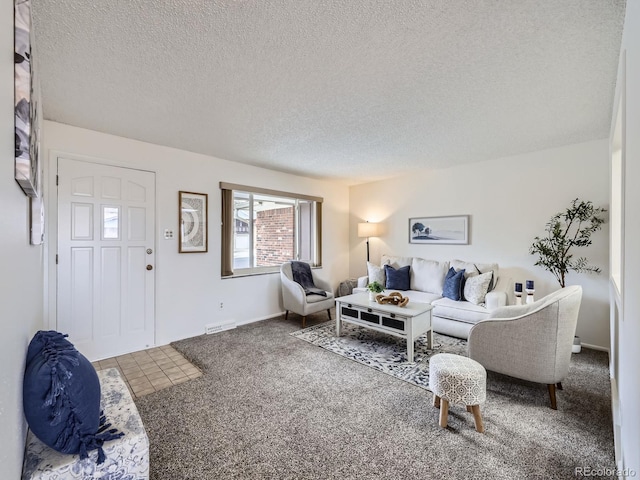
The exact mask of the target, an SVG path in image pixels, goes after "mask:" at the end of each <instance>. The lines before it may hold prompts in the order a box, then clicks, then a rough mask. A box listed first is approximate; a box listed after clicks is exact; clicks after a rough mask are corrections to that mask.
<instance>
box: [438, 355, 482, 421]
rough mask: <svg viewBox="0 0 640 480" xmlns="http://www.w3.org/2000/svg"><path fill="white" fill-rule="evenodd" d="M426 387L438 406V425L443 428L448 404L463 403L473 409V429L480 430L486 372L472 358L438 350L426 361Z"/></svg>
mask: <svg viewBox="0 0 640 480" xmlns="http://www.w3.org/2000/svg"><path fill="white" fill-rule="evenodd" d="M429 389H430V390H431V391H432V392H433V405H434V406H435V407H437V408H439V409H440V426H441V427H442V428H446V426H447V417H448V415H449V404H450V403H453V404H458V405H466V407H467V411H469V412H473V418H474V420H475V423H476V430H477V431H478V432H484V426H483V425H482V416H481V415H480V404H481V403H484V401H485V399H486V397H487V371H486V370H485V369H484V367H483V366H482V365H480V364H479V363H478V362H476V361H475V360H472V359H470V358H467V357H461V356H460V355H452V354H450V353H438V354H437V355H434V356H433V357H431V359H430V360H429Z"/></svg>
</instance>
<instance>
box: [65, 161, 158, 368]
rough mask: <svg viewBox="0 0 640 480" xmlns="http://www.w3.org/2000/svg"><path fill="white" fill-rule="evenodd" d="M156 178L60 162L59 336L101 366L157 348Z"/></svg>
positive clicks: (86, 163)
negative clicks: (106, 360) (109, 360)
mask: <svg viewBox="0 0 640 480" xmlns="http://www.w3.org/2000/svg"><path fill="white" fill-rule="evenodd" d="M154 205H155V174H154V173H152V172H145V171H141V170H134V169H130V168H121V167H114V166H109V165H101V164H96V163H89V162H82V161H78V160H70V159H66V158H59V159H58V267H57V269H58V271H57V274H58V285H57V286H58V292H57V330H58V331H60V332H62V333H68V334H69V340H70V341H71V342H72V343H73V344H74V345H75V346H76V348H77V349H78V350H79V351H80V352H81V353H82V354H83V355H85V356H86V357H87V358H88V359H89V360H91V361H95V360H99V359H103V358H107V357H111V356H115V355H120V354H123V353H128V352H133V351H136V350H142V349H144V348H148V347H151V346H153V345H154V343H155V342H154V333H155V324H154V316H155V312H154V290H155V287H154V279H155V270H154V267H155V261H154V260H155V241H154V231H155V209H154Z"/></svg>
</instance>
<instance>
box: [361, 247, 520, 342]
mask: <svg viewBox="0 0 640 480" xmlns="http://www.w3.org/2000/svg"><path fill="white" fill-rule="evenodd" d="M385 264H386V265H390V266H392V267H393V268H395V269H398V268H401V267H404V266H407V265H409V266H410V268H409V274H410V289H409V290H404V291H401V293H402V295H404V296H406V297H409V301H410V302H420V303H430V304H432V305H433V307H434V308H433V312H432V315H433V330H434V331H435V332H438V333H443V334H445V335H450V336H454V337H458V338H464V339H466V338H468V336H469V330H471V327H473V326H474V325H475V324H476V323H478V322H479V321H480V320H484V319H486V318H489V316H490V315H491V312H492V311H493V310H495V309H497V308H499V307H503V306H505V305H508V304H509V303H510V298H511V295H512V293H511V291H510V290H512V289H513V285H512V282H511V279H510V278H504V276H501V275H500V272H499V267H498V264H495V263H493V264H487V263H474V262H466V261H462V260H451V261H436V260H426V259H423V258H419V257H397V256H391V255H382V258H381V267H378V268H384V267H383V266H384V265H385ZM450 267H453V268H454V269H455V270H456V271H457V270H460V269H462V268H464V269H465V272H466V273H465V278H468V277H469V276H475V275H478V274H479V273H487V272H490V271H491V272H493V281H492V285H491V286H492V287H493V288H491V289H490V291H489V292H488V293H487V294H486V296H485V299H484V302H481V303H479V304H474V303H471V302H469V301H466V300H461V301H456V300H452V299H450V298H446V297H443V295H442V293H443V287H444V282H445V277H446V275H447V272H448V271H449V268H450ZM375 268H376V266H374V265H372V264H368V270H369V273H370V274H371V275H373V273H372V269H374V271H375ZM369 281H370V280H369V276H368V275H367V276H363V277H360V278H358V286H357V287H356V288H354V290H353V291H354V293H355V292H367V288H366V286H367V285H368V283H369ZM383 285H384V284H383ZM390 291H391V290H390V289H386V290H385V293H389V292H390Z"/></svg>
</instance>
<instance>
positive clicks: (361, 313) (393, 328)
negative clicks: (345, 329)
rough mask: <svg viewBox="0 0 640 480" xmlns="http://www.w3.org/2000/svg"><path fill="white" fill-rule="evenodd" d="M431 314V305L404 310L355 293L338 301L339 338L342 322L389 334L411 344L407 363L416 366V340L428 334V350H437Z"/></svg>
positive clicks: (409, 304) (425, 304) (415, 305)
mask: <svg viewBox="0 0 640 480" xmlns="http://www.w3.org/2000/svg"><path fill="white" fill-rule="evenodd" d="M431 310H433V307H432V306H431V305H430V304H428V303H416V302H409V303H408V304H407V305H406V306H404V307H397V306H395V305H388V304H379V303H377V302H376V301H375V300H369V294H368V293H354V294H352V295H346V296H344V297H338V298H336V335H337V336H338V337H339V336H340V333H341V328H342V322H348V323H353V324H355V325H360V326H361V327H365V328H369V329H371V330H376V331H378V332H383V333H388V334H389V335H394V336H396V337H401V338H404V339H406V340H407V360H408V361H409V362H413V346H414V342H415V341H416V338H418V337H419V336H420V335H423V334H425V333H427V332H428V335H427V348H429V349H431V348H432V346H433V330H432V328H431Z"/></svg>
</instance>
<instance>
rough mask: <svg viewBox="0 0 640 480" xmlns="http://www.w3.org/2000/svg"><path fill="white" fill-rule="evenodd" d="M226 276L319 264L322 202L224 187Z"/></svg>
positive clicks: (242, 188) (224, 269) (306, 196)
mask: <svg viewBox="0 0 640 480" xmlns="http://www.w3.org/2000/svg"><path fill="white" fill-rule="evenodd" d="M220 189H221V191H222V210H223V211H222V276H223V277H228V276H233V275H246V274H252V273H265V272H275V271H278V270H279V268H280V265H281V264H282V263H283V262H286V261H289V260H301V261H304V262H308V263H309V264H311V265H313V266H319V265H320V264H321V248H320V231H321V229H320V225H321V212H322V198H318V197H311V196H308V195H300V194H295V193H287V192H278V191H274V190H266V189H260V188H255V187H247V186H243V185H232V184H227V183H220Z"/></svg>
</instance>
